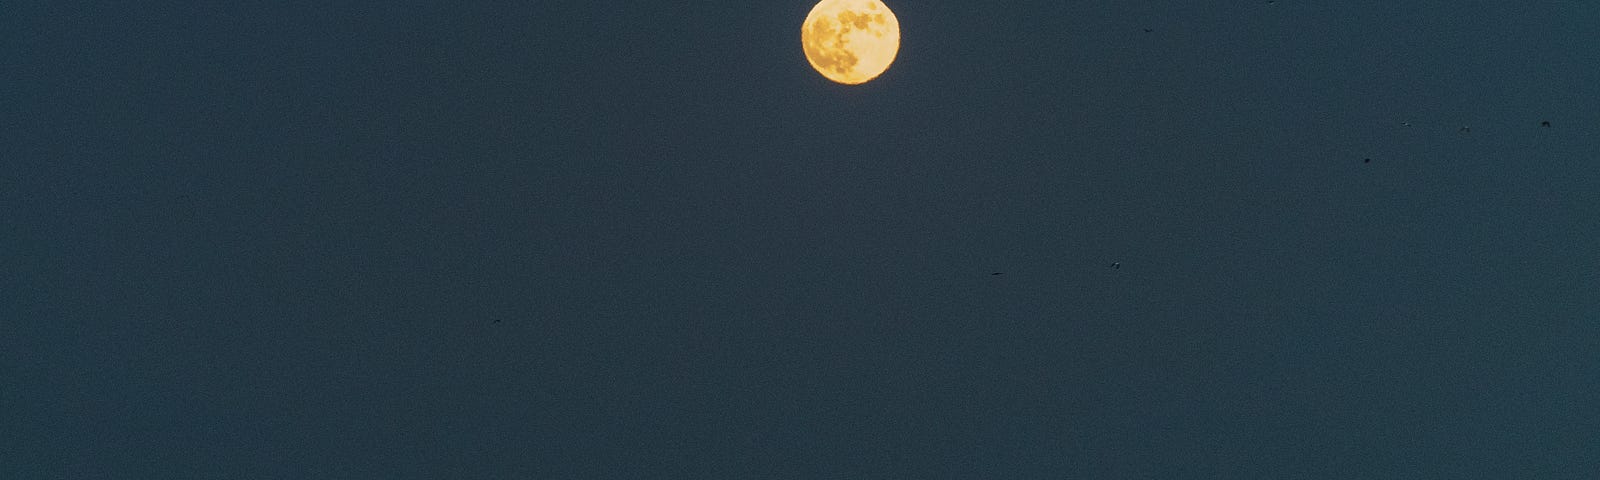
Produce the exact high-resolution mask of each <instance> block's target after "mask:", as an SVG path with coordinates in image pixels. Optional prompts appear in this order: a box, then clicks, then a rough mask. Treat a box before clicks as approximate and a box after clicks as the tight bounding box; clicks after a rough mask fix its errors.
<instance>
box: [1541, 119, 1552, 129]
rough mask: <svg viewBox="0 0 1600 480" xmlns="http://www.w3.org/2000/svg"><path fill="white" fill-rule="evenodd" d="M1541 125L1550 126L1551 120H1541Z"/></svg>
mask: <svg viewBox="0 0 1600 480" xmlns="http://www.w3.org/2000/svg"><path fill="white" fill-rule="evenodd" d="M1539 126H1541V127H1544V128H1550V121H1549V120H1545V121H1543V122H1539Z"/></svg>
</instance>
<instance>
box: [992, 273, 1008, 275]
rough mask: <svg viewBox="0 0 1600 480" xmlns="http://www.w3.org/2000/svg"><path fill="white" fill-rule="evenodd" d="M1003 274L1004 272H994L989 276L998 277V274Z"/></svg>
mask: <svg viewBox="0 0 1600 480" xmlns="http://www.w3.org/2000/svg"><path fill="white" fill-rule="evenodd" d="M1003 273H1005V272H994V273H991V274H990V275H1000V274H1003Z"/></svg>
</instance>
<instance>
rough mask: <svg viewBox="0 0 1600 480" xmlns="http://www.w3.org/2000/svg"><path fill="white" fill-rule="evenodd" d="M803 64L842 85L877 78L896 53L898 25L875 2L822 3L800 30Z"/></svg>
mask: <svg viewBox="0 0 1600 480" xmlns="http://www.w3.org/2000/svg"><path fill="white" fill-rule="evenodd" d="M800 43H801V44H802V45H804V46H805V50H806V60H807V61H810V62H811V68H815V69H817V73H821V74H822V76H824V77H828V80H833V81H835V82H839V83H843V84H846V85H857V84H861V83H866V82H867V81H868V80H872V79H874V78H877V77H878V75H881V74H883V71H884V70H888V69H889V64H890V63H894V55H895V54H896V53H899V52H900V21H899V20H896V19H895V18H894V12H891V11H889V7H888V6H886V5H884V4H883V2H881V1H878V0H822V1H821V2H818V3H817V6H815V7H812V8H811V14H810V15H806V23H805V24H804V25H801V26H800Z"/></svg>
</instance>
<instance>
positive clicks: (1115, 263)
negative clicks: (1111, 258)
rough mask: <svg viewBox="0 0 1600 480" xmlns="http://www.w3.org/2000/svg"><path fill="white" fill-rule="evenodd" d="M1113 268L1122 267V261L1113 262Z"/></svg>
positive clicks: (1118, 268)
mask: <svg viewBox="0 0 1600 480" xmlns="http://www.w3.org/2000/svg"><path fill="white" fill-rule="evenodd" d="M1111 268H1112V269H1117V270H1120V269H1122V262H1111Z"/></svg>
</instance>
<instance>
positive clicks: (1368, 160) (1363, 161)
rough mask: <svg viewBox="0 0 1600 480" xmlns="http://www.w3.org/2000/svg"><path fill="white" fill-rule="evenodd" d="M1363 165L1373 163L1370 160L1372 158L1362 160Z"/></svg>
mask: <svg viewBox="0 0 1600 480" xmlns="http://www.w3.org/2000/svg"><path fill="white" fill-rule="evenodd" d="M1361 163H1372V159H1370V158H1363V159H1361Z"/></svg>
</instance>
